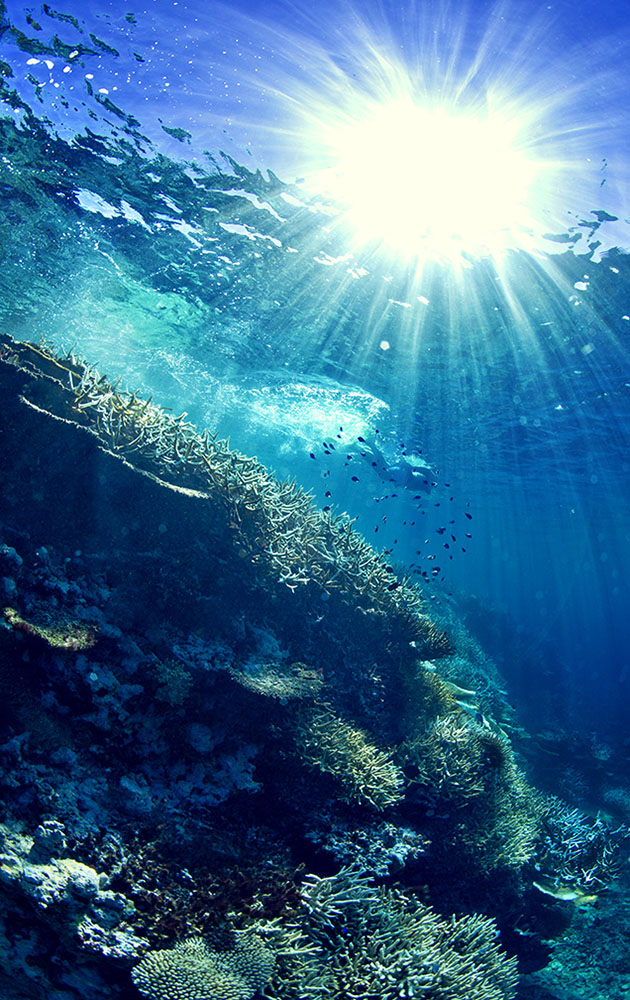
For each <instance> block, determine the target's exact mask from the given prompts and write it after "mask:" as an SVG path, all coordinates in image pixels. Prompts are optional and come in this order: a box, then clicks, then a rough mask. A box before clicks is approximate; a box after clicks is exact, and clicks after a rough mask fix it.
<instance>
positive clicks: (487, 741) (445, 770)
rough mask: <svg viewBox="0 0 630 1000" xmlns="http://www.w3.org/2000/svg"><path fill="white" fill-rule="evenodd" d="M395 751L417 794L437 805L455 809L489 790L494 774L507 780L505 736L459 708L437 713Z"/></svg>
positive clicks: (510, 771) (509, 762) (509, 765)
mask: <svg viewBox="0 0 630 1000" xmlns="http://www.w3.org/2000/svg"><path fill="white" fill-rule="evenodd" d="M400 755H401V758H402V760H403V762H404V766H405V767H406V768H407V769H410V768H411V769H412V770H413V774H414V778H415V781H416V782H417V784H418V786H419V789H420V790H419V793H418V794H419V796H420V797H421V798H423V799H424V801H426V802H427V803H430V804H432V805H437V803H438V802H439V803H440V805H441V806H443V807H446V806H448V807H453V808H461V807H462V806H464V805H465V804H466V803H467V802H469V801H470V800H471V799H476V798H478V797H479V796H481V795H483V794H484V793H489V792H491V791H492V788H493V786H494V785H495V784H496V781H497V780H498V779H501V780H503V781H509V780H510V778H511V777H513V775H514V770H515V765H514V760H513V755H512V750H511V747H510V744H509V742H508V740H507V739H505V738H504V737H502V736H500V735H499V734H497V733H494V732H492V731H491V730H490V729H487V728H486V727H485V726H483V725H481V724H479V723H477V722H475V721H473V720H472V719H469V718H467V717H466V716H465V715H464V714H463V713H462V712H453V713H451V714H449V715H444V716H439V717H438V718H437V719H435V720H434V721H433V723H432V724H431V725H430V726H429V728H428V729H427V730H426V731H425V733H424V734H423V735H421V736H418V737H416V738H415V739H412V740H410V741H407V743H406V744H404V745H403V747H402V748H401V751H400Z"/></svg>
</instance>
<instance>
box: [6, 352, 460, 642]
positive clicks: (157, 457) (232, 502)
mask: <svg viewBox="0 0 630 1000" xmlns="http://www.w3.org/2000/svg"><path fill="white" fill-rule="evenodd" d="M0 358H1V359H2V360H3V361H4V362H5V363H6V364H9V365H12V366H14V367H16V368H18V369H20V370H22V371H25V372H28V373H31V374H33V375H34V376H35V377H36V379H39V383H38V385H37V390H33V391H34V393H35V395H37V405H38V406H39V405H41V403H45V405H46V406H47V407H50V408H51V410H52V411H54V412H55V413H56V414H57V415H59V416H61V417H63V419H64V420H66V421H69V422H72V423H76V424H79V425H82V426H85V427H88V428H89V429H90V430H91V431H93V433H95V434H96V436H97V437H98V439H99V441H100V442H101V443H102V444H103V445H104V446H105V447H106V448H107V449H108V450H109V451H111V452H113V453H115V454H117V455H119V456H121V457H127V456H128V457H129V458H132V459H133V461H134V463H135V465H136V466H137V468H139V469H142V470H143V471H145V472H146V473H148V474H149V475H151V476H158V477H162V478H163V479H166V480H167V481H169V482H174V483H176V484H177V486H178V488H180V489H183V490H185V491H186V490H190V491H194V493H195V495H196V496H198V497H200V498H203V499H205V500H207V501H209V502H210V503H211V504H212V505H213V507H214V508H215V509H216V511H217V514H218V515H219V517H220V520H221V522H222V523H223V524H224V525H225V526H226V527H227V528H228V529H229V531H230V533H231V536H232V540H233V543H234V550H235V552H236V554H237V555H238V556H239V557H240V558H241V559H245V560H248V561H249V562H250V563H253V564H254V565H255V566H256V567H257V568H258V569H260V570H261V571H262V572H263V573H264V574H265V575H266V576H267V577H268V578H269V579H272V580H273V581H274V582H279V583H281V584H284V585H286V586H287V587H289V588H290V589H291V590H296V589H298V588H301V587H303V586H305V585H307V584H309V583H313V584H316V585H317V586H319V587H321V588H322V589H323V590H324V591H326V592H327V593H332V592H336V593H337V594H339V595H340V597H341V598H342V599H343V600H344V601H346V602H347V601H353V602H355V603H356V604H357V606H358V607H363V608H364V609H368V610H370V611H371V610H372V609H374V610H376V611H377V612H378V613H379V614H381V615H385V616H387V617H388V618H389V619H390V624H391V626H392V628H393V629H394V630H395V631H396V633H397V634H400V635H401V638H402V642H403V645H405V640H406V642H414V643H416V644H417V645H418V646H419V647H420V648H421V649H422V650H423V651H424V652H425V653H426V655H429V656H440V655H444V654H445V653H447V652H448V651H449V649H450V642H449V640H448V638H447V636H446V635H445V634H444V633H443V632H442V631H441V630H440V629H439V628H437V626H436V625H435V623H434V622H433V621H432V620H431V619H429V618H428V617H427V616H426V615H425V614H424V612H423V608H422V599H421V592H420V590H419V589H418V588H417V587H415V586H414V585H413V584H412V583H411V581H410V579H409V578H408V577H404V578H403V579H401V580H397V579H396V578H395V577H394V576H392V573H391V569H392V568H391V566H389V565H388V562H387V559H386V557H385V555H384V554H381V553H378V552H376V551H375V550H374V549H373V548H372V547H371V546H370V545H369V544H368V542H366V541H365V539H364V538H362V536H361V535H360V534H358V532H356V531H355V530H354V528H353V521H352V520H351V519H350V518H349V517H348V516H347V515H346V514H335V513H334V512H333V511H331V510H318V509H317V508H316V507H315V505H314V503H313V500H312V497H311V495H310V494H309V493H306V492H305V491H304V490H302V489H301V488H300V487H299V486H298V485H297V483H296V482H295V480H291V481H285V482H279V481H278V480H277V479H275V477H274V476H273V475H272V474H271V473H270V472H269V471H268V470H267V469H266V468H265V467H264V466H263V465H261V464H260V462H258V461H257V460H256V459H252V458H248V457H246V456H245V455H242V454H240V453H239V452H237V451H235V450H234V449H231V448H230V447H229V445H228V443H227V442H226V441H222V440H220V439H218V438H217V437H216V436H215V435H211V434H210V433H209V432H208V431H205V432H204V433H199V432H198V431H197V429H196V428H195V427H194V425H193V424H191V423H190V422H189V421H187V420H186V419H185V418H186V414H185V413H182V414H180V415H179V416H177V417H175V416H173V415H172V414H170V413H168V412H166V411H165V410H164V409H162V408H161V407H159V406H156V405H155V404H154V403H152V400H151V397H150V398H149V399H143V398H141V396H140V395H139V394H138V393H136V392H128V391H126V390H123V389H121V388H120V380H118V381H116V382H114V383H110V382H109V381H108V380H107V378H106V377H105V376H101V375H99V373H98V372H97V371H96V370H95V369H91V368H88V367H87V366H85V365H82V364H79V363H78V362H77V360H76V359H75V358H74V357H72V356H68V357H65V358H64V357H59V356H57V355H55V354H54V353H53V351H52V350H50V349H49V348H48V347H47V346H45V345H43V344H39V345H35V344H24V343H17V342H15V341H13V340H12V339H11V338H10V337H6V336H3V337H2V338H1V340H0ZM40 396H43V397H44V398H43V399H40ZM23 398H24V399H25V397H23ZM27 402H28V401H27Z"/></svg>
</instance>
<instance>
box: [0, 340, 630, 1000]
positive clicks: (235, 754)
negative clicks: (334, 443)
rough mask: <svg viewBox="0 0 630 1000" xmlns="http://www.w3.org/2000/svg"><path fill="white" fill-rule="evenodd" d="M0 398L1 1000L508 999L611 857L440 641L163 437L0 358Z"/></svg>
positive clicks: (168, 432) (295, 504)
mask: <svg viewBox="0 0 630 1000" xmlns="http://www.w3.org/2000/svg"><path fill="white" fill-rule="evenodd" d="M0 387H1V389H2V399H3V404H2V410H1V413H0V434H1V435H2V441H3V449H4V456H5V457H4V462H5V469H4V477H3V479H4V482H3V489H2V496H1V497H0V531H1V533H2V534H1V537H0V543H1V544H0V582H1V591H0V592H1V596H2V605H1V608H2V614H1V618H2V623H1V627H0V676H1V678H2V688H3V705H2V709H1V713H0V725H1V730H0V783H1V784H2V801H3V806H2V813H1V817H0V820H1V822H0V862H1V865H0V885H1V886H2V889H3V902H2V910H1V915H2V921H1V922H0V944H1V947H2V950H3V955H4V971H3V972H1V973H0V990H5V992H6V993H7V995H8V996H14V995H15V996H18V995H22V994H20V993H19V991H18V993H17V994H14V993H12V992H8V991H9V990H10V988H12V987H11V982H12V980H15V981H16V982H19V983H20V984H21V985H20V987H19V988H20V989H22V993H24V991H26V990H28V991H31V992H32V995H33V996H41V995H46V996H47V997H48V998H50V1000H70V998H71V997H75V996H77V995H82V996H89V997H90V998H91V1000H112V998H114V1000H115V998H119V1000H124V998H128V997H132V996H134V995H135V996H138V995H139V994H140V995H144V996H146V997H148V998H149V1000H250V998H253V997H254V996H256V995H261V996H264V997H267V998H268V1000H304V998H306V1000H318V998H321V1000H324V998H329V997H332V998H340V1000H341V998H344V997H353V998H356V1000H361V998H364V1000H372V998H376V997H382V998H384V1000H389V998H391V1000H394V998H398V997H409V998H411V997H416V998H419V997H426V998H435V1000H508V998H511V997H514V996H515V990H516V984H517V959H523V958H524V960H525V961H526V963H527V962H529V963H530V965H531V966H534V965H535V962H536V961H537V960H539V958H540V954H541V953H543V952H545V949H546V948H547V943H546V939H547V938H548V937H549V935H550V934H551V931H550V927H551V925H552V924H553V922H554V919H555V918H554V917H553V914H554V913H555V912H556V910H557V909H558V908H559V909H560V911H561V912H562V914H563V917H562V919H563V920H564V919H565V918H566V917H567V911H566V907H570V906H575V905H576V904H579V905H588V904H589V902H590V901H591V900H593V899H595V898H596V897H597V896H598V894H599V893H601V892H602V891H603V890H605V888H606V886H607V885H608V884H609V883H610V881H611V879H612V878H613V877H614V874H615V870H616V866H617V864H618V860H617V859H618V853H619V852H618V841H619V840H620V839H621V837H622V833H621V832H615V831H614V830H612V829H611V828H610V827H609V826H607V825H606V824H604V823H603V822H601V821H600V820H599V819H597V820H591V819H589V818H588V817H586V816H583V815H582V814H580V813H578V812H577V811H576V810H574V809H572V808H570V806H568V805H567V804H565V803H563V802H561V801H560V800H558V799H556V798H554V797H552V796H549V795H547V794H545V793H543V792H542V791H539V790H537V789H535V788H534V787H532V785H531V784H530V783H529V781H528V779H527V777H526V776H525V773H524V771H523V768H522V761H521V760H520V758H519V755H518V753H517V751H516V748H515V746H514V745H513V738H512V736H511V734H515V733H516V734H517V733H518V728H517V727H516V725H515V719H514V712H513V709H512V708H511V706H510V705H509V704H508V702H507V698H506V695H505V693H504V692H503V691H502V689H501V686H500V678H499V677H498V673H497V671H496V668H495V667H494V664H493V663H492V662H491V661H490V660H489V659H488V658H487V657H484V656H483V654H482V653H481V651H480V650H479V649H478V647H477V646H476V645H475V642H474V640H472V638H471V637H470V636H469V635H468V634H467V633H466V630H465V628H464V626H463V624H462V623H461V622H458V621H456V620H454V618H453V616H451V618H450V619H449V618H448V615H447V614H446V612H445V613H443V614H442V616H441V617H440V618H438V617H437V616H435V615H429V614H427V612H426V610H425V602H424V599H423V595H422V593H421V592H420V590H419V589H418V588H417V587H416V586H414V585H412V584H411V582H410V581H409V579H408V578H405V577H404V576H403V577H399V576H398V574H397V572H396V568H395V567H394V566H392V565H391V564H390V563H389V562H388V560H387V558H386V555H385V554H381V553H379V552H377V551H375V550H374V549H373V548H372V547H371V546H369V545H368V544H367V542H365V541H364V539H363V538H362V537H361V535H360V534H359V533H358V532H357V531H356V529H355V528H354V527H353V524H352V522H351V520H350V519H349V518H348V517H347V516H346V515H345V514H342V513H335V512H334V511H320V510H318V509H317V508H316V506H315V505H314V503H313V501H312V498H311V497H310V496H309V495H308V494H307V493H305V492H303V491H302V490H301V489H300V487H299V486H298V485H297V484H296V483H295V482H294V481H287V482H279V481H278V480H276V479H275V478H274V476H273V475H272V473H271V472H270V471H268V470H267V469H266V468H265V467H264V466H262V465H261V464H260V463H259V462H257V461H256V460H255V459H251V458H247V457H245V456H243V455H241V454H239V453H238V452H237V451H235V450H233V449H232V448H230V446H229V445H228V443H227V442H225V441H221V440H218V439H217V438H216V437H215V436H213V435H212V434H210V433H209V432H208V431H204V432H199V431H198V430H197V429H196V428H195V427H194V426H193V425H192V424H191V423H189V422H188V421H187V420H186V414H181V415H180V416H173V415H172V414H170V413H168V412H166V411H165V410H164V409H162V408H161V407H159V406H157V405H156V404H154V403H153V402H152V401H151V399H143V398H142V397H141V396H140V394H139V393H136V392H129V391H127V390H125V389H123V388H121V386H120V384H119V383H117V382H113V383H112V382H110V381H108V379H107V378H105V377H103V376H101V375H100V374H99V373H98V372H96V371H94V370H93V369H91V368H88V367H86V366H85V365H83V364H81V363H79V362H78V361H77V360H76V359H75V358H73V357H72V356H67V357H62V356H57V355H56V354H55V353H54V352H53V351H52V350H51V349H50V348H49V347H47V346H46V345H44V344H37V345H35V344H25V343H17V342H14V341H13V340H11V338H9V337H6V336H3V337H0ZM563 908H564V909H563ZM557 923H558V921H557V920H556V924H557ZM515 927H518V932H517V931H515V929H514V928H515ZM29 995H30V994H29Z"/></svg>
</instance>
